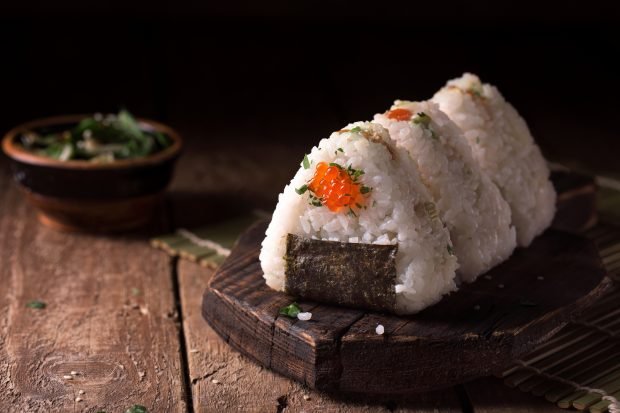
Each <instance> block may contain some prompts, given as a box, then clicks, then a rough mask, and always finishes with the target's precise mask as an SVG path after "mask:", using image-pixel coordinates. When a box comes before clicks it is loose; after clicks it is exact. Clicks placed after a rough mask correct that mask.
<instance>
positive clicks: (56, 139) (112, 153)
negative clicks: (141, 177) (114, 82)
mask: <svg viewBox="0 0 620 413" xmlns="http://www.w3.org/2000/svg"><path fill="white" fill-rule="evenodd" d="M20 141H21V144H22V145H23V146H24V148H25V149H27V150H29V151H31V152H33V153H36V154H39V155H42V156H46V157H50V158H54V159H58V160H60V161H68V160H74V159H75V160H87V161H93V162H110V161H114V160H117V159H130V158H139V157H144V156H147V155H151V154H153V153H155V152H158V151H161V150H163V149H165V148H167V147H168V146H170V145H171V143H172V141H171V139H170V138H169V137H168V136H166V135H164V134H163V133H161V132H159V131H152V130H146V129H141V127H140V124H139V123H138V122H137V121H136V120H135V119H134V117H133V116H132V115H131V114H130V113H129V112H127V111H126V110H121V111H120V112H119V113H118V114H117V115H106V116H105V117H104V116H102V115H101V114H97V115H94V116H92V117H89V118H85V119H82V120H81V121H80V122H79V123H78V124H77V125H75V126H74V127H73V128H71V129H65V130H61V131H59V132H55V133H52V134H46V133H45V131H44V130H32V131H27V132H24V133H23V134H22V135H21V136H20Z"/></svg>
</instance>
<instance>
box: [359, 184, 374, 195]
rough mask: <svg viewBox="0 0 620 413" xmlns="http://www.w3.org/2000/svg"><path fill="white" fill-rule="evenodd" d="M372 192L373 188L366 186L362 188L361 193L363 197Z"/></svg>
mask: <svg viewBox="0 0 620 413" xmlns="http://www.w3.org/2000/svg"><path fill="white" fill-rule="evenodd" d="M370 191H372V188H370V187H368V186H366V185H362V187H361V188H360V192H361V193H362V195H365V194H367V193H369V192H370Z"/></svg>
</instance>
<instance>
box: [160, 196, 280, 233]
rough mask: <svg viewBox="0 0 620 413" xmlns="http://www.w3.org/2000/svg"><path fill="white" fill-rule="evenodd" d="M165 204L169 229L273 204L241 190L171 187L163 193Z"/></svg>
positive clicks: (247, 211)
mask: <svg viewBox="0 0 620 413" xmlns="http://www.w3.org/2000/svg"><path fill="white" fill-rule="evenodd" d="M166 207H167V209H168V214H169V215H168V217H169V226H170V229H174V228H187V229H191V228H197V227H201V226H204V225H208V224H212V223H215V222H218V221H222V220H226V219H230V218H234V217H237V216H241V215H247V214H250V213H251V212H252V211H254V210H257V209H260V210H267V211H270V210H271V209H272V208H273V205H270V202H269V201H267V200H266V199H260V198H259V199H257V198H256V196H255V195H252V196H250V195H248V194H242V193H233V194H231V193H209V192H189V191H174V192H170V193H169V194H168V195H167V199H166Z"/></svg>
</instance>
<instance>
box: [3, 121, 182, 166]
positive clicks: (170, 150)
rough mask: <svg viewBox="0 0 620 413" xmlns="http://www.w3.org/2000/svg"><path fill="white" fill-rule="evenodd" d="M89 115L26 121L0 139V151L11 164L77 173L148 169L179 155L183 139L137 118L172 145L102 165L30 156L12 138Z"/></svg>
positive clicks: (145, 126)
mask: <svg viewBox="0 0 620 413" xmlns="http://www.w3.org/2000/svg"><path fill="white" fill-rule="evenodd" d="M89 116H92V114H81V115H60V116H49V117H45V118H39V119H35V120H32V121H29V122H25V123H22V124H20V125H18V126H16V127H14V128H13V129H11V130H10V131H8V132H7V133H6V134H5V135H4V138H3V139H2V150H3V151H4V153H5V154H6V155H7V156H8V157H9V158H11V159H13V160H15V161H19V162H22V163H26V164H30V165H38V166H48V167H55V168H61V169H78V170H85V169H89V170H95V169H102V170H106V169H123V168H133V167H141V166H152V165H156V164H160V163H162V162H165V161H167V160H169V159H173V158H175V157H177V156H178V155H179V153H180V152H181V148H182V146H183V140H182V138H181V136H180V135H179V134H178V133H177V132H176V131H175V130H174V129H172V128H171V127H169V126H167V125H164V124H163V123H160V122H157V121H154V120H151V119H145V118H137V119H136V120H137V121H138V124H139V125H140V127H141V128H144V129H146V130H149V129H150V130H154V131H157V132H162V133H164V134H166V135H167V136H169V137H170V138H172V140H173V143H172V145H170V146H169V147H167V148H165V149H164V150H162V151H159V152H156V153H154V154H152V155H148V156H145V157H141V158H134V159H120V160H118V161H113V162H106V163H104V162H102V163H95V162H90V161H87V160H69V161H60V160H58V159H54V158H49V157H46V156H42V155H37V154H34V153H32V152H30V151H28V150H27V149H25V148H23V147H22V146H21V145H19V144H18V143H17V142H16V137H17V136H19V134H21V133H24V132H26V131H28V130H32V129H37V128H41V127H45V126H51V125H58V124H64V123H77V122H79V121H81V120H82V119H84V118H87V117H89Z"/></svg>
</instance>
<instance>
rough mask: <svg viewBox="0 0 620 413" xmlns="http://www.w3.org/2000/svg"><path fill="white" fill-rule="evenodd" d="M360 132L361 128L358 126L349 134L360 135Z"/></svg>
mask: <svg viewBox="0 0 620 413" xmlns="http://www.w3.org/2000/svg"><path fill="white" fill-rule="evenodd" d="M361 131H362V128H361V127H359V126H356V127H354V128H353V129H351V131H350V132H351V133H360V132H361Z"/></svg>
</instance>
